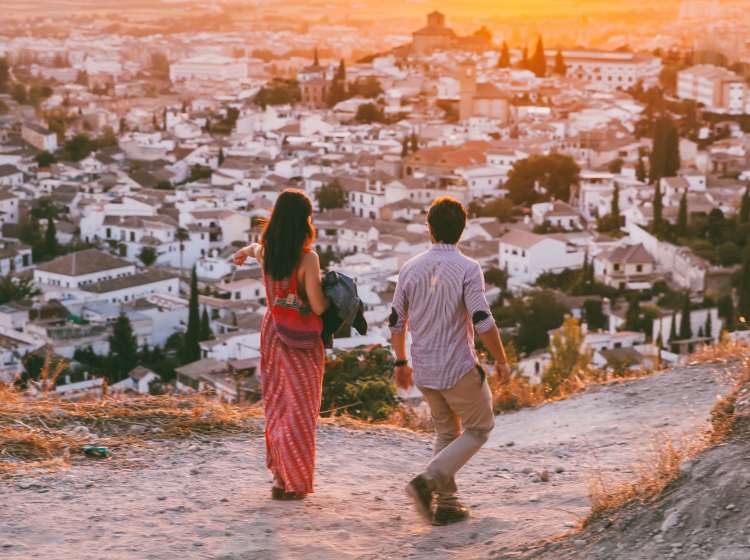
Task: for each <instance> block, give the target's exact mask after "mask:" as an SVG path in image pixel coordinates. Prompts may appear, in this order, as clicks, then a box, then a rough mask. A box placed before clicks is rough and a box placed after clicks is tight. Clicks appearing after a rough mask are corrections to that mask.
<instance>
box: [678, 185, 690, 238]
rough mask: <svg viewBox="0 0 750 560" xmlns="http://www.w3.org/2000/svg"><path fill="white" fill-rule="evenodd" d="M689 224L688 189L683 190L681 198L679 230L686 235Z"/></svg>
mask: <svg viewBox="0 0 750 560" xmlns="http://www.w3.org/2000/svg"><path fill="white" fill-rule="evenodd" d="M687 226H688V200H687V189H685V190H684V191H683V192H682V197H681V198H680V209H679V211H678V212H677V231H678V232H679V233H680V234H681V235H685V233H686V232H687Z"/></svg>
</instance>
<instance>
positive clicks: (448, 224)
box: [427, 196, 466, 245]
mask: <svg viewBox="0 0 750 560" xmlns="http://www.w3.org/2000/svg"><path fill="white" fill-rule="evenodd" d="M427 223H428V224H430V232H431V233H432V237H434V238H435V241H437V242H438V243H448V244H450V245H455V244H456V243H458V240H459V239H461V234H462V233H463V232H464V228H465V227H466V209H465V208H464V206H463V204H461V203H460V202H459V201H458V200H456V199H455V198H452V197H450V196H441V197H439V198H436V199H435V202H433V203H432V205H431V206H430V211H429V212H428V213H427Z"/></svg>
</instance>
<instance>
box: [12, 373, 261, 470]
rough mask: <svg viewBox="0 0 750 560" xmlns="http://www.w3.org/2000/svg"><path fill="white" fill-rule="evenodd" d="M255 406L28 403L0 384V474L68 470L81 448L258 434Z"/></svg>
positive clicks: (179, 401) (194, 401) (199, 398)
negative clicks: (56, 467)
mask: <svg viewBox="0 0 750 560" xmlns="http://www.w3.org/2000/svg"><path fill="white" fill-rule="evenodd" d="M261 415H262V411H261V409H260V408H259V407H257V406H235V405H229V404H224V403H220V402H217V401H215V400H212V399H210V398H209V396H207V395H193V396H189V397H175V396H158V397H153V396H140V397H134V398H112V397H104V398H102V399H98V400H84V401H76V402H73V401H66V400H62V399H59V398H56V397H54V396H42V397H41V398H36V399H30V398H27V397H26V396H25V395H23V394H21V393H19V392H18V391H17V390H15V389H14V388H13V387H11V386H8V385H3V384H0V472H8V471H13V470H16V469H18V468H23V467H39V466H47V465H50V464H67V463H68V461H69V460H70V459H71V457H73V456H75V455H80V454H81V453H82V450H81V447H82V446H83V445H84V444H86V443H96V444H97V445H104V446H108V447H113V448H116V447H118V446H123V445H128V446H137V445H142V444H143V443H144V441H146V440H154V439H164V438H185V437H192V436H201V435H208V434H212V433H232V432H240V431H248V430H257V429H258V428H257V421H256V419H257V418H258V417H259V416H261Z"/></svg>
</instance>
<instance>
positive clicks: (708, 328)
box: [703, 309, 714, 338]
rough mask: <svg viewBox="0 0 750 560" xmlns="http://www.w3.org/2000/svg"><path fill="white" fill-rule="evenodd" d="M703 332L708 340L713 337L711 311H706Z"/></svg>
mask: <svg viewBox="0 0 750 560" xmlns="http://www.w3.org/2000/svg"><path fill="white" fill-rule="evenodd" d="M703 331H704V333H705V335H706V336H707V337H709V338H713V337H714V334H713V333H714V325H713V322H712V319H711V310H710V309H709V310H708V315H706V324H705V325H704V326H703Z"/></svg>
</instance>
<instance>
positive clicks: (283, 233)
mask: <svg viewBox="0 0 750 560" xmlns="http://www.w3.org/2000/svg"><path fill="white" fill-rule="evenodd" d="M310 216H312V202H310V199H309V198H308V196H307V195H306V194H305V193H304V191H301V190H298V189H286V190H285V191H284V192H282V193H281V194H280V195H279V198H278V200H277V201H276V205H275V206H274V207H273V212H272V213H271V219H270V220H268V222H266V225H265V227H264V228H263V236H262V237H261V244H262V245H263V269H264V270H265V271H266V274H268V275H269V276H270V277H271V278H273V279H274V280H283V279H284V278H288V277H289V276H291V275H292V272H293V271H294V269H295V268H297V265H298V264H299V261H300V258H301V257H302V253H303V251H304V250H305V249H307V248H308V247H309V246H310V245H311V244H312V243H313V241H315V228H314V227H313V226H312V225H311V224H310V220H309V218H310Z"/></svg>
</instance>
